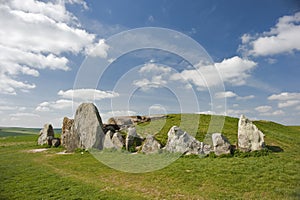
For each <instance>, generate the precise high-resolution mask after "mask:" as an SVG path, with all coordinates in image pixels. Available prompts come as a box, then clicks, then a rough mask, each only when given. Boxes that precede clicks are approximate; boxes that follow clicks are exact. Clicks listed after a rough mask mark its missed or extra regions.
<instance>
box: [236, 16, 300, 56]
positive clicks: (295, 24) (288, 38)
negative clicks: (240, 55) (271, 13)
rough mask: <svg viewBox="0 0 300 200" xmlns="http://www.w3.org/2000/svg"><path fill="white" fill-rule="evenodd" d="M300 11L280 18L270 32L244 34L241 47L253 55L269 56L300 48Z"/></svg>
mask: <svg viewBox="0 0 300 200" xmlns="http://www.w3.org/2000/svg"><path fill="white" fill-rule="evenodd" d="M299 22H300V12H297V13H295V14H294V15H292V16H283V17H281V18H279V20H278V22H277V24H276V25H275V27H272V28H271V30H270V31H269V32H264V33H262V34H257V35H256V36H250V35H249V34H244V35H243V36H242V42H243V45H242V46H241V47H240V49H241V50H242V51H246V54H248V55H253V56H268V55H275V54H280V53H290V52H293V51H299V50H300V40H299V35H300V24H299Z"/></svg>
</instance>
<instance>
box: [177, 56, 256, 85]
mask: <svg viewBox="0 0 300 200" xmlns="http://www.w3.org/2000/svg"><path fill="white" fill-rule="evenodd" d="M256 65H257V63H255V62H254V61H251V60H248V59H243V58H240V57H238V56H234V57H232V58H228V59H224V60H223V61H222V62H219V63H215V65H214V66H212V65H204V66H203V65H198V66H196V68H195V69H188V70H183V71H182V72H181V73H177V74H173V75H172V76H171V79H172V80H182V79H183V80H186V81H190V82H191V83H193V84H194V85H196V86H198V87H199V88H200V89H203V88H207V87H211V86H214V85H219V84H221V83H220V81H223V82H224V83H226V84H230V85H234V86H239V85H244V84H246V79H247V78H248V77H249V76H250V73H251V70H253V69H254V68H255V66H256ZM219 77H221V79H220V78H219Z"/></svg>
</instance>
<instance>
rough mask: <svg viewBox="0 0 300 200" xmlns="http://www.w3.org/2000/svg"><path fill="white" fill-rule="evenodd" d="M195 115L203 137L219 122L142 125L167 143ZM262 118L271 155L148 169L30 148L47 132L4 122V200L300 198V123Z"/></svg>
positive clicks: (229, 121) (232, 126)
mask: <svg viewBox="0 0 300 200" xmlns="http://www.w3.org/2000/svg"><path fill="white" fill-rule="evenodd" d="M189 117H190V118H191V119H195V118H196V119H197V118H198V117H199V127H198V128H197V130H196V135H195V136H196V138H197V139H199V140H200V141H203V139H204V138H205V135H206V133H207V131H208V130H209V132H210V131H213V130H214V125H212V126H211V127H210V128H209V127H208V125H209V122H210V119H211V117H212V116H210V115H200V116H199V115H186V116H182V115H178V114H172V115H168V116H167V118H166V119H162V120H157V121H153V122H151V123H148V124H146V123H144V124H139V125H138V127H137V130H138V132H139V133H141V134H147V133H156V135H155V136H156V137H157V138H158V139H159V140H160V141H161V142H162V143H165V141H166V138H167V137H166V134H167V132H168V129H169V128H170V127H171V126H173V125H179V124H180V119H182V118H184V119H185V120H186V119H188V118H189ZM217 117H221V116H217ZM191 122H192V120H191ZM237 123H238V119H236V118H231V117H226V118H225V123H224V127H223V130H222V133H223V134H224V135H226V136H227V137H228V139H229V141H230V142H231V143H232V144H235V143H236V142H237ZM254 123H255V124H256V125H257V127H258V128H259V129H260V130H262V131H263V132H264V134H265V142H266V144H267V145H268V148H269V149H270V150H271V151H272V152H271V153H269V154H266V155H259V156H258V157H257V155H255V154H253V155H243V156H236V157H222V158H213V157H206V158H199V157H197V156H183V157H181V158H179V159H177V160H176V161H175V162H173V163H172V164H171V165H169V166H167V167H165V168H163V169H161V170H158V171H154V172H149V173H140V174H132V173H125V172H120V171H117V170H114V169H111V168H109V167H107V166H106V165H104V164H102V163H100V162H99V161H98V160H96V159H95V158H94V157H93V156H92V155H91V154H89V153H88V152H77V153H74V154H66V155H59V154H56V153H58V152H61V151H63V149H62V148H49V149H48V150H47V151H43V152H40V153H29V152H28V151H29V150H32V149H36V148H42V147H39V146H37V145H36V141H37V137H38V136H37V134H38V131H39V130H37V129H25V128H20V129H18V128H17V129H16V128H1V130H0V158H1V162H0V180H1V185H0V199H299V197H300V173H299V172H300V171H299V169H300V156H299V155H300V154H299V153H300V150H299V146H300V131H299V127H296V126H293V127H290V126H283V125H281V124H277V123H274V122H268V121H255V122H254ZM185 126H187V127H186V128H187V129H188V128H189V127H188V126H189V123H188V122H187V123H186V124H185ZM190 126H191V127H193V126H194V125H193V124H190ZM187 131H188V130H187Z"/></svg>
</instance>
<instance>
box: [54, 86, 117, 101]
mask: <svg viewBox="0 0 300 200" xmlns="http://www.w3.org/2000/svg"><path fill="white" fill-rule="evenodd" d="M58 95H59V96H61V97H62V98H66V99H78V100H86V101H93V100H102V99H107V98H114V97H118V96H119V94H118V93H116V92H113V91H103V90H96V89H74V90H73V89H71V90H66V91H63V90H60V91H59V92H58Z"/></svg>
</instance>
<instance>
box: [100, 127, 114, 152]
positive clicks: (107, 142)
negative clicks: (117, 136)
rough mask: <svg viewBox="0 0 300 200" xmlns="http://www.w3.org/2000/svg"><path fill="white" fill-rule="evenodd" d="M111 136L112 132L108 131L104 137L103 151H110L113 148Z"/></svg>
mask: <svg viewBox="0 0 300 200" xmlns="http://www.w3.org/2000/svg"><path fill="white" fill-rule="evenodd" d="M112 136H113V132H112V131H108V132H107V133H106V134H105V137H104V142H103V148H104V149H111V148H115V145H114V144H113V142H112Z"/></svg>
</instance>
